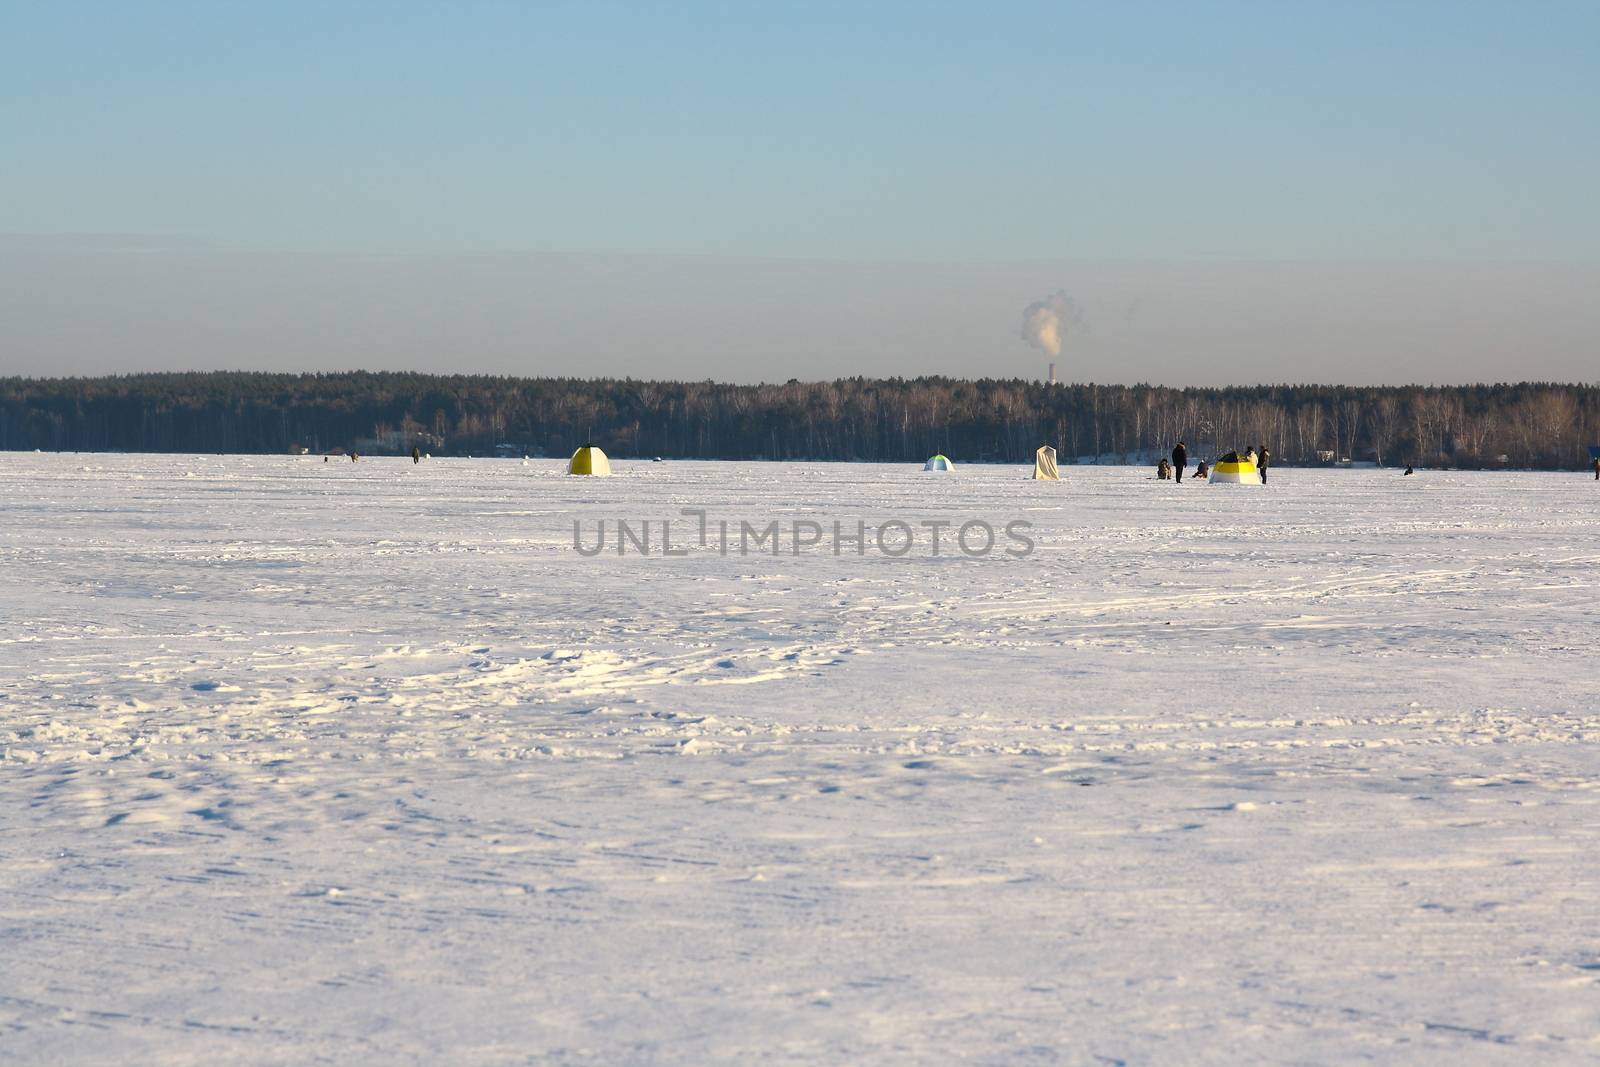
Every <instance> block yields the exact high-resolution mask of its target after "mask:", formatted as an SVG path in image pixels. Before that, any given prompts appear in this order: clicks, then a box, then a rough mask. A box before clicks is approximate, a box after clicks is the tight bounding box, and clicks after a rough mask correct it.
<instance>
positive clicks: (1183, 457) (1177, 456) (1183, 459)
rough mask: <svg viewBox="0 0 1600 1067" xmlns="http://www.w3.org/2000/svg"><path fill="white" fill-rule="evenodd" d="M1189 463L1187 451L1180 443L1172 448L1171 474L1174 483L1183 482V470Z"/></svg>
mask: <svg viewBox="0 0 1600 1067" xmlns="http://www.w3.org/2000/svg"><path fill="white" fill-rule="evenodd" d="M1188 462H1189V449H1188V447H1187V446H1185V445H1184V443H1183V442H1182V441H1179V442H1178V443H1177V444H1175V445H1173V446H1172V473H1173V475H1174V479H1173V480H1174V481H1178V482H1182V481H1183V468H1184V467H1185V466H1186V465H1187V464H1188Z"/></svg>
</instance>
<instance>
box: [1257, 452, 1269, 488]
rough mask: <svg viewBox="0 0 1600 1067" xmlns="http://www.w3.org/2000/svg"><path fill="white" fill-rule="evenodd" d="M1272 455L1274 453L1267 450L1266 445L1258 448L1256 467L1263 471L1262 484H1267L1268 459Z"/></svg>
mask: <svg viewBox="0 0 1600 1067" xmlns="http://www.w3.org/2000/svg"><path fill="white" fill-rule="evenodd" d="M1271 455H1272V453H1271V452H1268V451H1267V446H1266V445H1262V446H1261V447H1260V448H1258V449H1256V467H1257V468H1259V469H1260V471H1261V484H1262V485H1266V484H1267V459H1268V457H1270V456H1271Z"/></svg>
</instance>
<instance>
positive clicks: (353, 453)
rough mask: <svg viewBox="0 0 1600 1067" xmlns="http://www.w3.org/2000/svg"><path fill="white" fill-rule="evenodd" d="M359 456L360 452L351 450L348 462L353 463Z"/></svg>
mask: <svg viewBox="0 0 1600 1067" xmlns="http://www.w3.org/2000/svg"><path fill="white" fill-rule="evenodd" d="M360 458H361V453H360V452H352V453H350V462H351V463H354V462H355V461H356V460H358V459H360Z"/></svg>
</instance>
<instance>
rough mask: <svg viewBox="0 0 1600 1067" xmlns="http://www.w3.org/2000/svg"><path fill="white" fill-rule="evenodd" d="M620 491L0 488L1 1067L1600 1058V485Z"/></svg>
mask: <svg viewBox="0 0 1600 1067" xmlns="http://www.w3.org/2000/svg"><path fill="white" fill-rule="evenodd" d="M616 467H617V471H618V474H617V476H616V477H613V478H611V479H606V480H597V479H572V478H567V477H565V476H563V475H562V473H561V471H562V466H561V464H560V463H558V462H556V461H536V462H533V463H529V464H526V465H525V464H521V463H515V462H508V461H493V460H479V461H469V460H460V461H456V460H434V461H431V462H428V463H425V464H423V465H421V466H415V467H414V466H413V465H412V464H411V463H410V462H409V461H401V460H388V459H370V458H369V459H363V460H362V461H361V462H360V463H359V464H349V463H342V464H339V463H335V464H323V463H322V462H321V461H320V459H319V458H317V457H292V458H291V457H193V456H64V455H18V454H3V455H0V501H3V503H4V507H3V508H0V573H3V574H4V575H5V576H6V580H5V581H4V582H3V583H0V960H3V961H4V962H3V963H0V1063H18V1064H43V1063H82V1064H94V1063H134V1062H161V1063H166V1064H212V1063H219V1062H231V1063H262V1064H266V1063H285V1062H294V1063H341V1064H344V1063H354V1062H362V1063H383V1064H404V1063H419V1064H420V1063H440V1062H450V1063H472V1064H501V1063H528V1062H541V1063H557V1064H561V1063H624V1062H640V1063H646V1062H648V1063H683V1064H698V1063H707V1062H728V1063H732V1062H750V1061H753V1060H757V1059H760V1060H763V1061H768V1062H779V1063H782V1062H795V1063H804V1062H827V1063H837V1062H851V1063H910V1062H917V1063H932V1062H957V1061H959V1062H976V1063H996V1064H999V1063H1032V1062H1037V1063H1055V1062H1060V1063H1107V1064H1116V1063H1127V1064H1137V1063H1172V1062H1198V1063H1238V1062H1280V1063H1312V1062H1318V1063H1331V1062H1341V1063H1344V1062H1356V1061H1368V1062H1389V1063H1425V1062H1439V1063H1443V1062H1451V1063H1458V1062H1470V1063H1480V1062H1485V1063H1486V1062H1505V1063H1526V1062H1550V1063H1578V1062H1600V922H1597V920H1600V884H1597V883H1600V860H1597V858H1596V857H1597V856H1600V775H1597V772H1600V759H1597V752H1600V749H1597V742H1600V699H1597V695H1600V683H1597V682H1596V675H1595V671H1594V668H1593V662H1594V655H1595V625H1596V620H1597V618H1600V615H1597V612H1596V608H1595V604H1596V587H1597V585H1600V488H1597V487H1595V486H1594V485H1593V484H1592V483H1591V482H1586V480H1585V479H1584V478H1583V477H1582V476H1577V475H1554V474H1526V473H1518V474H1512V473H1459V474H1455V473H1451V474H1441V473H1433V472H1424V473H1422V474H1420V475H1418V476H1415V477H1413V478H1404V479H1402V478H1401V477H1399V476H1398V475H1397V474H1396V473H1395V472H1391V471H1304V470H1294V469H1282V470H1274V471H1273V472H1272V479H1273V484H1272V485H1271V486H1270V487H1268V488H1267V489H1266V490H1264V491H1261V490H1255V489H1236V488H1235V489H1231V488H1228V487H1225V486H1206V485H1191V484H1185V485H1184V486H1182V487H1177V486H1173V485H1171V484H1170V483H1161V482H1156V481H1154V480H1152V479H1151V478H1150V476H1149V473H1148V472H1147V471H1144V470H1142V469H1140V470H1134V469H1129V468H1063V470H1064V475H1063V477H1064V480H1063V481H1062V482H1061V483H1059V484H1048V483H1033V482H1030V481H1027V480H1026V479H1025V474H1026V471H1025V470H1023V469H1020V468H1014V467H979V466H962V467H961V468H960V469H959V470H958V471H956V472H955V473H954V474H953V475H925V474H923V473H922V472H921V471H920V470H918V469H917V467H916V466H913V465H907V466H904V467H902V466H876V465H847V464H816V465H797V466H788V467H779V466H776V465H766V464H733V463H668V464H647V463H629V462H620V463H617V464H616ZM686 507H703V508H706V509H708V510H709V511H710V512H711V514H712V517H713V518H714V519H715V518H718V517H722V518H730V519H734V520H738V519H741V518H747V519H750V520H751V521H752V522H754V523H756V524H757V525H761V524H764V523H766V522H768V521H771V520H773V519H778V520H780V521H782V522H784V523H786V524H787V523H790V522H793V521H794V519H796V518H812V519H816V520H818V521H821V522H823V523H824V524H825V525H826V524H827V523H830V522H832V521H833V520H836V519H837V520H841V521H845V522H847V523H850V524H852V525H853V523H854V522H855V521H856V520H857V519H863V520H865V521H866V522H867V523H868V524H869V527H870V526H875V525H876V524H878V523H881V522H883V521H885V520H887V519H890V518H900V519H903V520H905V521H908V522H912V523H915V522H917V521H919V520H921V519H924V518H929V519H953V520H955V521H956V522H957V523H959V522H961V521H964V520H965V519H969V518H983V519H986V520H988V521H990V522H993V523H995V524H996V525H997V526H998V525H1000V524H1003V523H1004V522H1006V521H1008V520H1009V519H1012V518H1024V519H1027V520H1029V521H1031V522H1032V523H1033V524H1034V528H1033V530H1032V536H1033V537H1034V539H1035V540H1036V542H1037V545H1038V547H1037V550H1036V552H1035V553H1034V555H1033V556H1032V557H1031V558H1028V559H1023V560H1018V559H1013V558H1009V557H1006V556H1004V555H1001V554H999V553H996V554H995V555H992V556H990V557H986V558H983V559H969V558H964V557H960V556H952V555H946V556H943V557H940V558H929V557H928V555H927V554H926V541H925V540H924V541H923V542H922V544H921V546H920V547H919V548H918V549H917V550H916V551H914V552H913V553H912V555H910V556H908V557H906V558H903V559H891V558H886V557H883V556H878V555H875V554H869V555H867V556H865V557H857V556H854V555H851V554H846V555H844V556H842V557H838V558H836V557H834V556H833V555H832V554H831V553H830V552H829V551H828V550H827V546H826V544H824V545H823V546H820V547H819V548H816V549H812V550H810V551H809V552H808V553H807V554H805V555H802V556H801V557H799V558H793V557H790V556H788V555H782V556H779V557H776V558H774V557H772V556H766V555H751V556H745V557H740V556H736V555H734V556H726V557H724V556H721V555H719V554H718V553H717V552H716V551H715V550H714V549H700V548H698V547H695V548H694V549H693V550H692V551H690V553H689V555H687V556H685V557H682V558H663V557H662V556H660V555H659V554H657V555H654V556H651V557H648V558H640V557H639V556H637V555H634V554H629V555H628V556H626V557H622V558H618V557H617V556H616V554H615V552H614V551H612V552H608V553H606V554H603V555H601V556H599V557H595V558H584V557H582V556H580V555H579V554H578V553H576V552H575V551H573V549H572V521H573V519H574V518H581V519H582V520H583V521H584V523H585V532H586V537H588V538H589V539H590V540H591V541H592V537H593V530H594V524H595V523H596V522H597V521H598V520H600V519H602V518H604V519H606V520H608V522H609V521H613V520H615V519H617V518H625V519H630V520H639V519H651V520H660V519H665V518H671V519H673V520H674V522H675V530H674V540H675V541H677V542H680V543H682V542H685V541H688V542H690V543H691V544H692V539H691V538H690V537H689V531H690V530H691V528H692V523H693V520H692V519H689V518H685V517H683V516H681V515H680V514H679V509H681V508H686ZM677 524H682V526H681V529H679V528H678V526H677Z"/></svg>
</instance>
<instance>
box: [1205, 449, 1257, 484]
mask: <svg viewBox="0 0 1600 1067" xmlns="http://www.w3.org/2000/svg"><path fill="white" fill-rule="evenodd" d="M1211 480H1212V481H1213V482H1226V483H1232V484H1235V485H1260V484H1261V471H1260V470H1258V469H1257V468H1256V464H1255V461H1254V460H1253V459H1250V458H1249V457H1248V456H1246V457H1243V458H1241V457H1240V455H1239V454H1238V453H1237V452H1229V453H1228V454H1227V455H1226V456H1223V457H1222V458H1221V459H1219V460H1217V462H1216V463H1214V464H1212V466H1211Z"/></svg>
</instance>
